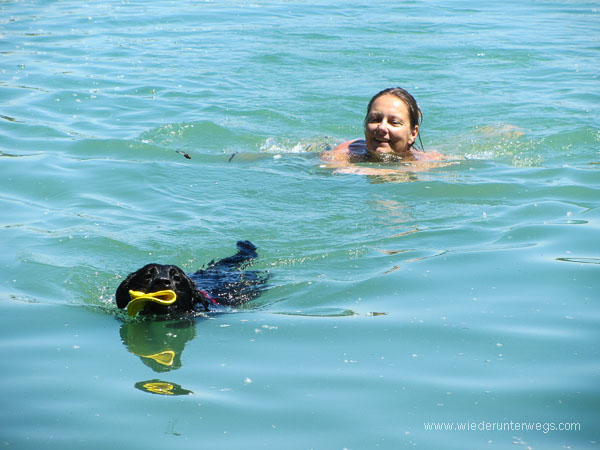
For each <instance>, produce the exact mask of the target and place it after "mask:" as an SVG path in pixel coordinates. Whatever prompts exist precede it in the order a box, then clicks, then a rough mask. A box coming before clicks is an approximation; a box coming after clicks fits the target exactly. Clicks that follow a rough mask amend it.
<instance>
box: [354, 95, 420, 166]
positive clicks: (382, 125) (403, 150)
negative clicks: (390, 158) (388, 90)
mask: <svg viewBox="0 0 600 450" xmlns="http://www.w3.org/2000/svg"><path fill="white" fill-rule="evenodd" d="M418 134H419V126H418V125H415V126H414V127H413V126H412V125H411V123H410V116H409V113H408V107H407V106H406V104H405V103H404V102H403V101H402V100H400V99H399V98H398V97H396V96H395V95H391V94H386V95H382V96H380V97H378V98H377V99H375V101H374V102H373V104H372V105H371V110H370V111H369V113H368V114H367V118H366V119H365V140H366V141H367V149H368V150H369V153H371V154H380V153H394V154H397V155H405V154H408V153H409V151H410V148H411V146H412V144H413V143H414V142H415V139H416V138H417V135H418Z"/></svg>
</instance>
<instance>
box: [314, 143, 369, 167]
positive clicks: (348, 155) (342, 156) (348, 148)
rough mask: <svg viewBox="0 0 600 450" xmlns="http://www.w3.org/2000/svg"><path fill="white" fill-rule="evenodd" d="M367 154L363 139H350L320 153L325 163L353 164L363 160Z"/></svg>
mask: <svg viewBox="0 0 600 450" xmlns="http://www.w3.org/2000/svg"><path fill="white" fill-rule="evenodd" d="M366 154H367V143H366V141H365V140H364V139H352V140H350V141H346V142H343V143H341V144H340V145H338V146H337V147H336V148H334V149H333V150H329V151H326V152H323V153H321V158H322V159H323V160H325V161H338V162H354V161H355V160H357V159H364V157H365V156H366Z"/></svg>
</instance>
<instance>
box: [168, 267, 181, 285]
mask: <svg viewBox="0 0 600 450" xmlns="http://www.w3.org/2000/svg"><path fill="white" fill-rule="evenodd" d="M169 276H170V277H171V280H173V281H175V282H176V283H179V282H180V281H181V276H180V275H179V272H177V271H176V270H174V269H173V270H171V271H170V272H169Z"/></svg>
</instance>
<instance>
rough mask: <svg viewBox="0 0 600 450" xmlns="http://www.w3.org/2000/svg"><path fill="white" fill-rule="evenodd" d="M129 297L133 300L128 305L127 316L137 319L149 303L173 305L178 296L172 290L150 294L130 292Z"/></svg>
mask: <svg viewBox="0 0 600 450" xmlns="http://www.w3.org/2000/svg"><path fill="white" fill-rule="evenodd" d="M129 297H130V298H131V300H130V301H129V304H128V305H127V315H128V316H130V317H135V315H136V314H137V313H139V312H140V311H141V310H142V309H143V308H144V306H146V304H147V303H149V302H153V303H158V304H159V305H172V304H173V303H175V301H176V300H177V294H176V293H175V291H171V290H166V291H158V292H148V293H146V292H141V291H129Z"/></svg>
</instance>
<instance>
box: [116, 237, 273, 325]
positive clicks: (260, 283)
mask: <svg viewBox="0 0 600 450" xmlns="http://www.w3.org/2000/svg"><path fill="white" fill-rule="evenodd" d="M237 249H238V252H237V253H236V254H235V255H233V256H230V257H228V258H224V259H221V260H219V261H217V262H215V261H211V262H210V263H209V264H208V265H207V266H206V267H205V268H202V269H200V270H198V271H197V272H195V273H193V274H191V275H186V274H185V273H184V272H183V270H181V269H180V268H179V267H177V266H172V265H162V264H148V265H146V266H144V267H142V268H141V269H139V270H137V271H135V272H133V273H131V274H129V275H128V276H127V278H126V279H125V280H124V281H123V282H122V283H121V284H120V285H119V287H118V288H117V292H116V294H115V300H116V303H117V306H118V307H119V308H126V307H127V304H128V303H129V300H130V297H129V291H130V290H134V291H142V292H156V291H161V290H165V289H171V290H173V291H175V293H176V294H177V301H176V302H175V303H173V304H172V305H159V304H156V303H148V304H147V305H146V306H145V307H144V309H143V310H142V311H141V312H140V314H145V315H146V314H157V315H178V314H184V313H188V312H193V311H202V310H204V311H210V310H211V307H216V308H218V306H217V305H214V304H213V303H212V302H210V301H208V300H207V299H206V297H205V296H204V295H203V294H202V293H201V292H200V290H204V291H206V292H207V293H208V294H209V295H210V296H211V297H212V298H213V299H214V300H216V301H217V302H218V303H219V305H223V306H239V305H241V304H243V303H246V302H248V301H250V300H253V299H254V298H256V297H258V296H259V295H260V293H261V292H262V291H263V290H264V289H265V288H266V282H267V279H268V275H267V274H266V273H265V272H259V271H249V270H248V271H244V270H243V269H244V268H245V267H246V266H248V265H249V264H250V263H251V262H252V260H254V259H255V258H257V257H258V254H257V253H256V247H255V246H254V244H252V243H251V242H250V241H239V242H238V243H237Z"/></svg>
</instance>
